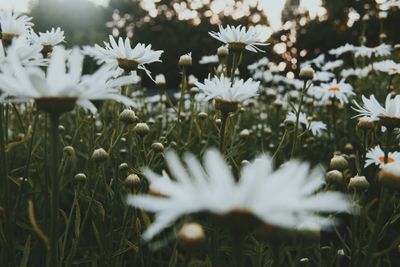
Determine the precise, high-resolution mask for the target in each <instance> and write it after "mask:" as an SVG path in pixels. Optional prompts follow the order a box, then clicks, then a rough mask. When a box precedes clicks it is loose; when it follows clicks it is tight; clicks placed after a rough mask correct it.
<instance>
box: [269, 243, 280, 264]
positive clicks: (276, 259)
mask: <svg viewBox="0 0 400 267" xmlns="http://www.w3.org/2000/svg"><path fill="white" fill-rule="evenodd" d="M271 250H272V265H271V267H279V266H280V255H279V245H277V244H272V246H271Z"/></svg>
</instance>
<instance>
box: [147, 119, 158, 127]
mask: <svg viewBox="0 0 400 267" xmlns="http://www.w3.org/2000/svg"><path fill="white" fill-rule="evenodd" d="M146 123H147V124H148V125H150V126H151V125H154V123H156V121H155V120H154V119H153V118H149V119H148V120H147V122H146Z"/></svg>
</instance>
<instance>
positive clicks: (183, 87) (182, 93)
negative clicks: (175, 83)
mask: <svg viewBox="0 0 400 267" xmlns="http://www.w3.org/2000/svg"><path fill="white" fill-rule="evenodd" d="M186 87H187V77H186V68H185V67H182V87H181V96H180V98H179V106H178V121H180V120H181V112H182V109H183V103H184V98H185V92H186Z"/></svg>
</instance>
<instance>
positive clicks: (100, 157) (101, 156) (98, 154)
mask: <svg viewBox="0 0 400 267" xmlns="http://www.w3.org/2000/svg"><path fill="white" fill-rule="evenodd" d="M108 158H109V155H108V153H107V151H105V150H104V149H103V148H98V149H96V150H94V151H93V154H92V160H93V161H96V162H97V163H102V162H104V161H106V160H108Z"/></svg>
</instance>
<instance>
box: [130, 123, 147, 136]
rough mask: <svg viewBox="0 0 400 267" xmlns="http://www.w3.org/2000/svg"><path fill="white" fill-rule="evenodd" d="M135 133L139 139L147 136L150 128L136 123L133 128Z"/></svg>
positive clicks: (144, 124)
mask: <svg viewBox="0 0 400 267" xmlns="http://www.w3.org/2000/svg"><path fill="white" fill-rule="evenodd" d="M134 131H135V133H137V134H138V135H139V136H140V137H144V136H145V135H147V134H149V132H150V128H149V126H148V125H147V124H146V123H138V124H136V126H135V128H134Z"/></svg>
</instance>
